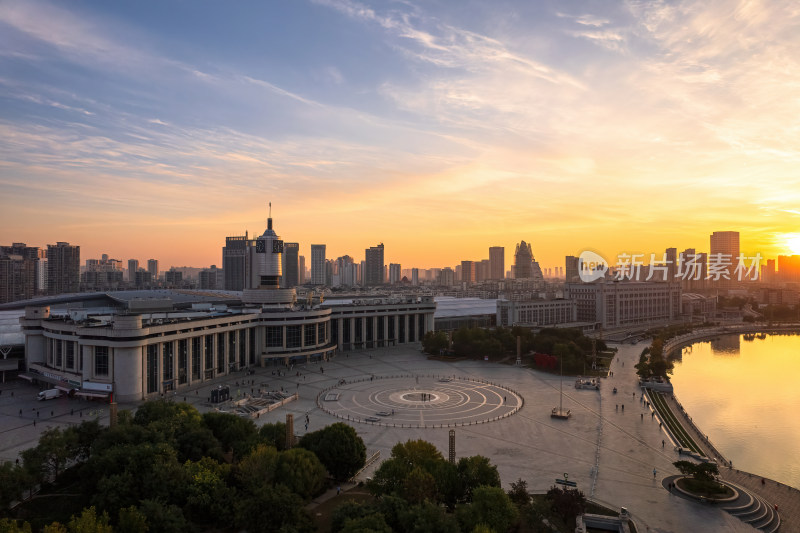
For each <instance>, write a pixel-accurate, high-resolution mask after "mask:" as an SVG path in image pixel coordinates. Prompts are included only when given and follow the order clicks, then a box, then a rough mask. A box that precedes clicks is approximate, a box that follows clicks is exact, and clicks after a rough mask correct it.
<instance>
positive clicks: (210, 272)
mask: <svg viewBox="0 0 800 533" xmlns="http://www.w3.org/2000/svg"><path fill="white" fill-rule="evenodd" d="M198 276H199V279H200V289H202V290H216V289H219V288H221V286H222V284H223V283H224V282H225V277H224V275H223V273H222V270H221V269H219V268H217V265H211V268H206V269H203V270H201V271H200V272H199V274H198Z"/></svg>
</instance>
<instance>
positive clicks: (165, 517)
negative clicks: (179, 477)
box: [139, 499, 189, 533]
mask: <svg viewBox="0 0 800 533" xmlns="http://www.w3.org/2000/svg"><path fill="white" fill-rule="evenodd" d="M139 512H141V513H142V514H143V515H144V516H145V519H146V520H147V524H148V526H149V528H150V531H158V533H183V532H185V531H186V530H187V529H188V526H189V524H188V523H187V522H186V517H184V516H183V510H182V509H181V508H180V507H178V506H177V505H174V504H165V503H163V502H161V501H158V500H149V499H148V500H142V503H141V505H139Z"/></svg>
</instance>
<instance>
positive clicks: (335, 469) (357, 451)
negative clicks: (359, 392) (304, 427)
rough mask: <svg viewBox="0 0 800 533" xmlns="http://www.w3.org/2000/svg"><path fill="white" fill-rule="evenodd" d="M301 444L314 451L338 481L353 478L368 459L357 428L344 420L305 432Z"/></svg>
mask: <svg viewBox="0 0 800 533" xmlns="http://www.w3.org/2000/svg"><path fill="white" fill-rule="evenodd" d="M299 446H300V447H302V448H305V449H307V450H309V451H311V452H314V454H315V455H316V456H317V458H319V460H320V461H321V462H322V464H323V465H324V466H325V468H327V469H328V473H329V474H330V475H331V477H333V478H334V479H335V480H337V481H343V480H345V479H349V478H351V477H352V476H353V475H354V474H355V473H356V472H358V471H359V470H360V469H361V468H362V467H363V466H364V463H365V461H366V459H367V447H366V446H364V441H363V440H361V437H359V436H358V433H356V430H355V429H353V428H352V427H350V426H348V425H347V424H345V423H343V422H337V423H335V424H331V425H330V426H326V427H324V428H322V429H320V430H318V431H314V432H311V433H307V434H305V435H304V436H303V437H302V438H301V439H300V442H299Z"/></svg>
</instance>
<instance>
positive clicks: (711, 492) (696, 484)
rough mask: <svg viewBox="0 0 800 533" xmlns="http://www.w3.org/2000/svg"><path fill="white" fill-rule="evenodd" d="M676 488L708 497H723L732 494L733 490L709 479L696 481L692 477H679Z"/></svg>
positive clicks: (694, 494)
mask: <svg viewBox="0 0 800 533" xmlns="http://www.w3.org/2000/svg"><path fill="white" fill-rule="evenodd" d="M677 485H678V488H680V489H682V490H685V491H686V492H688V493H690V494H692V495H693V496H698V497H701V498H709V499H718V500H719V499H725V498H730V497H731V496H733V490H732V489H731V488H730V487H726V486H725V485H722V484H720V483H716V482H713V481H711V482H709V481H698V480H696V479H692V478H680V479H678V482H677Z"/></svg>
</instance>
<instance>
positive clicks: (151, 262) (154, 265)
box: [147, 259, 158, 282]
mask: <svg viewBox="0 0 800 533" xmlns="http://www.w3.org/2000/svg"><path fill="white" fill-rule="evenodd" d="M147 271H148V272H150V279H152V280H153V281H154V282H155V281H158V259H148V260H147Z"/></svg>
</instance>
